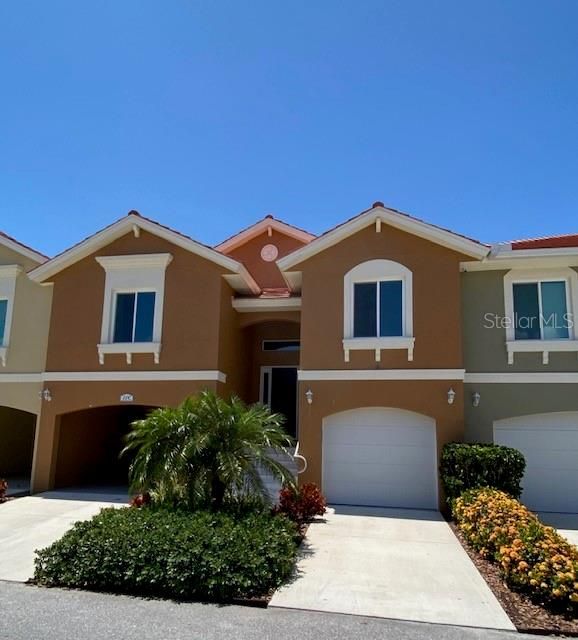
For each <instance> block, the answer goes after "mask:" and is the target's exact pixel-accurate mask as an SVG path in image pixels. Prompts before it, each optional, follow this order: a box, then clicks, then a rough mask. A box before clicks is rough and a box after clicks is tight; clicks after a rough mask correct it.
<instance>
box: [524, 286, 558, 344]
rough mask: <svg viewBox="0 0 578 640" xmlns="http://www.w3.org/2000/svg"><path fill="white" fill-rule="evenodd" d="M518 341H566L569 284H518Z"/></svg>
mask: <svg viewBox="0 0 578 640" xmlns="http://www.w3.org/2000/svg"><path fill="white" fill-rule="evenodd" d="M513 297H514V328H515V334H514V335H515V339H516V340H563V339H568V337H569V328H570V325H569V316H568V304H567V294H566V282H565V281H564V280H558V281H544V282H515V283H514V284H513Z"/></svg>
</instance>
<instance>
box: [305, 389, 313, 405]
mask: <svg viewBox="0 0 578 640" xmlns="http://www.w3.org/2000/svg"><path fill="white" fill-rule="evenodd" d="M305 397H306V398H307V404H313V391H311V389H307V391H306V392H305Z"/></svg>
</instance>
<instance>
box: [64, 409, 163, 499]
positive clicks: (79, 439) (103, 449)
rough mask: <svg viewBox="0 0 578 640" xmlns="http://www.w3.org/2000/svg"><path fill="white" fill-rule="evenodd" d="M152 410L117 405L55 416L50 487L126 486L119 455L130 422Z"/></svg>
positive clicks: (127, 461) (124, 458)
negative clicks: (56, 435) (52, 478)
mask: <svg viewBox="0 0 578 640" xmlns="http://www.w3.org/2000/svg"><path fill="white" fill-rule="evenodd" d="M154 408H155V407H151V406H142V405H119V406H107V407H96V408H91V409H84V410H82V411H74V412H72V413H67V414H64V415H61V416H59V419H58V449H57V454H56V465H55V474H54V486H55V487H56V488H63V487H72V486H74V487H79V486H84V487H87V486H90V487H95V486H126V484H127V482H128V467H129V464H130V459H129V457H128V456H122V457H121V456H120V453H121V451H122V449H123V447H124V438H125V436H126V435H127V433H128V432H129V430H130V425H131V423H132V422H133V421H134V420H139V419H142V418H145V417H146V416H147V415H148V414H149V413H150V411H152V410H153V409H154Z"/></svg>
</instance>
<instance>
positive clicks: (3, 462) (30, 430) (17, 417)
mask: <svg viewBox="0 0 578 640" xmlns="http://www.w3.org/2000/svg"><path fill="white" fill-rule="evenodd" d="M35 429H36V415H35V414H33V413H29V412H28V411H21V410H19V409H14V408H11V407H5V406H0V443H1V444H0V478H5V479H7V480H8V485H9V490H16V489H18V488H20V489H21V490H24V491H26V490H27V489H28V487H29V483H30V472H31V469H32V453H33V450H34V433H35Z"/></svg>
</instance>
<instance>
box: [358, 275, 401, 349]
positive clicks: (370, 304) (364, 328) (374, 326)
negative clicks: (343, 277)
mask: <svg viewBox="0 0 578 640" xmlns="http://www.w3.org/2000/svg"><path fill="white" fill-rule="evenodd" d="M402 335H403V282H402V281H401V280H382V281H380V282H356V283H354V285H353V337H354V338H373V337H387V336H402Z"/></svg>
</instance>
